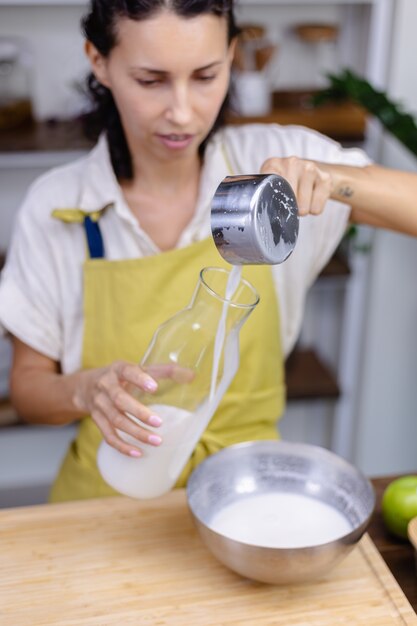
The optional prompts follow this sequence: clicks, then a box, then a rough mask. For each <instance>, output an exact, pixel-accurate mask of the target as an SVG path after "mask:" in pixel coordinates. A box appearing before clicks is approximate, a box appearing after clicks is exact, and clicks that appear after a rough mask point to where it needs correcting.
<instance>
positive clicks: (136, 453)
mask: <svg viewBox="0 0 417 626" xmlns="http://www.w3.org/2000/svg"><path fill="white" fill-rule="evenodd" d="M129 454H130V456H134V457H135V458H137V457H139V456H142V452H139V450H131V451H130V452H129Z"/></svg>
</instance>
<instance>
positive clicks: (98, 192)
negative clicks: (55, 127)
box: [0, 124, 370, 373]
mask: <svg viewBox="0 0 417 626" xmlns="http://www.w3.org/2000/svg"><path fill="white" fill-rule="evenodd" d="M225 154H226V155H227V157H225ZM292 155H296V156H299V157H302V158H306V159H314V160H318V161H323V162H332V163H343V164H347V165H357V166H364V165H366V164H368V163H369V162H370V161H369V159H368V157H367V156H366V155H365V154H364V153H363V152H362V151H361V150H358V149H349V150H346V149H342V148H341V146H340V145H339V144H337V143H335V142H334V141H332V140H330V139H328V138H326V137H323V136H322V135H320V134H319V133H316V132H315V131H311V130H308V129H305V128H301V127H297V126H287V127H280V126H277V125H263V124H254V125H247V126H238V127H228V128H225V129H223V130H221V131H219V132H218V133H217V134H216V135H215V136H214V138H213V139H212V140H211V141H210V142H209V145H208V146H207V149H206V153H205V159H204V168H203V172H202V178H201V185H200V191H199V198H198V202H197V206H196V210H195V214H194V217H193V218H192V220H191V221H190V223H189V224H188V226H187V227H186V229H185V230H184V232H183V233H182V235H181V237H180V239H179V241H178V243H177V247H178V248H180V247H184V246H187V245H190V244H191V243H194V242H197V241H200V240H201V239H204V238H206V237H209V236H210V234H211V230H210V206H211V199H212V197H213V194H214V192H215V190H216V188H217V186H218V185H219V183H220V182H221V181H222V180H223V178H224V177H225V176H228V175H229V174H230V171H229V168H228V163H227V162H226V161H227V160H228V161H229V162H230V164H231V165H232V167H233V169H234V173H235V174H239V173H243V174H254V173H258V172H259V170H260V167H261V165H262V163H263V162H264V161H265V160H266V159H267V158H269V157H272V156H277V157H284V156H292ZM109 205H111V206H110V208H107V209H106V211H105V213H104V214H103V216H102V217H101V219H100V229H101V232H102V235H103V240H104V246H105V250H106V258H107V259H108V260H120V259H132V258H141V257H144V256H150V255H153V254H158V252H160V250H159V249H158V247H157V246H156V245H155V243H154V242H153V241H152V240H151V239H150V237H149V236H148V235H147V234H146V233H145V232H144V231H143V230H142V229H141V227H140V224H139V223H138V221H137V219H136V218H135V217H134V216H133V214H132V213H131V211H130V209H129V207H128V206H127V204H126V202H125V200H124V198H123V195H122V192H121V189H120V187H119V185H118V183H117V180H116V178H115V175H114V172H113V169H112V167H111V164H110V158H109V153H108V148H107V142H106V139H105V138H104V137H102V138H101V139H100V140H99V142H98V144H97V145H96V147H95V148H94V149H93V150H92V151H91V152H90V153H89V154H88V155H86V156H85V157H83V158H81V159H79V160H77V161H75V162H73V163H70V164H69V165H65V166H63V167H59V168H55V169H53V170H51V171H50V172H48V173H46V174H45V175H43V176H41V177H40V178H39V179H38V180H37V181H35V183H34V184H33V185H32V186H31V187H30V189H29V191H28V194H27V196H26V199H25V201H24V202H23V205H22V207H21V208H20V211H19V213H18V216H17V222H16V226H15V230H14V234H13V238H12V243H11V247H10V250H9V254H8V258H7V263H6V266H5V268H4V271H3V272H2V276H1V281H0V330H2V331H3V332H7V331H8V332H10V333H12V334H14V335H15V336H16V337H18V338H19V339H20V340H21V341H23V342H24V343H26V344H28V345H29V346H31V347H32V348H34V349H35V350H37V351H39V352H41V353H42V354H44V355H46V356H48V357H50V358H52V359H54V360H55V361H59V362H60V363H61V368H62V371H63V372H64V373H70V372H73V371H75V370H77V369H79V368H80V365H81V348H82V336H83V317H82V301H83V293H82V288H83V287H82V265H83V262H84V260H85V258H86V242H85V233H84V228H82V227H81V226H80V224H64V223H62V222H61V221H59V220H57V219H53V218H52V217H51V211H52V210H53V209H56V208H75V207H78V208H82V209H83V210H85V211H95V210H102V209H103V208H104V207H109ZM349 213H350V208H349V206H347V205H345V204H341V203H338V202H333V201H329V202H328V204H327V206H326V208H325V210H324V212H323V213H322V215H320V216H307V217H303V218H301V220H300V230H299V237H298V242H297V245H296V248H295V250H294V252H293V254H292V255H291V256H290V257H289V259H288V260H287V261H285V263H283V264H281V265H277V266H273V267H272V271H273V276H274V281H275V284H276V289H277V293H278V297H279V303H280V311H281V334H282V339H283V346H284V352H285V354H286V355H287V354H288V353H289V352H290V350H291V349H292V347H293V345H294V343H295V341H296V339H297V336H298V333H299V330H300V326H301V321H302V315H303V308H304V300H305V295H306V292H307V290H308V288H309V286H310V285H311V284H312V282H313V281H314V280H315V278H316V277H317V275H318V274H319V272H320V271H321V269H322V268H323V266H324V265H325V264H326V262H327V261H328V260H329V258H330V257H331V255H332V254H333V252H334V250H335V248H336V246H337V244H338V243H339V241H340V239H341V238H342V236H343V234H344V232H345V229H346V226H347V222H348V218H349Z"/></svg>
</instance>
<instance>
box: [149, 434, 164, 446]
mask: <svg viewBox="0 0 417 626" xmlns="http://www.w3.org/2000/svg"><path fill="white" fill-rule="evenodd" d="M148 441H149V443H151V444H152V445H153V446H159V444H160V443H162V439H161V437H158V435H149V437H148Z"/></svg>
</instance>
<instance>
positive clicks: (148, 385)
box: [143, 379, 158, 391]
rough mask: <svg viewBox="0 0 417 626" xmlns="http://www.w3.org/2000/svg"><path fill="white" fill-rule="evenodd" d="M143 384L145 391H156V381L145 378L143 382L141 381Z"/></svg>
mask: <svg viewBox="0 0 417 626" xmlns="http://www.w3.org/2000/svg"><path fill="white" fill-rule="evenodd" d="M143 386H144V387H145V389H146V390H147V391H156V390H157V388H158V385H157V383H156V382H155V381H154V380H150V379H148V380H145V382H144V383H143Z"/></svg>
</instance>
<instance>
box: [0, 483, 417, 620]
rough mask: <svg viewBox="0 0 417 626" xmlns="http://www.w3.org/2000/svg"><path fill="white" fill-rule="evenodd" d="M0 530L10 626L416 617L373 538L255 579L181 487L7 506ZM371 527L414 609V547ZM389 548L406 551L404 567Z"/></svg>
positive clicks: (2, 586)
mask: <svg viewBox="0 0 417 626" xmlns="http://www.w3.org/2000/svg"><path fill="white" fill-rule="evenodd" d="M376 485H377V487H378V489H379V488H380V485H382V483H379V482H376ZM0 529H1V531H0V623H1V624H4V625H5V626H6V625H7V626H49V625H50V626H75V625H86V626H87V625H88V626H130V625H132V626H133V625H135V626H137V625H139V626H142V625H143V626H151V625H154V626H157V625H158V626H163V625H169V626H243V625H244V626H252V625H253V626H272V625H273V624H274V625H276V626H290V625H293V626H301V624H303V625H304V624H305V625H307V624H308V626H334V625H335V624H336V623H337V624H349V626H352V625H354V624H357V625H358V626H365V625H366V626H389V625H391V624H392V625H397V626H401V625H402V626H404V625H407V624H408V625H412V624H414V625H416V624H417V616H416V614H415V612H414V611H413V609H412V607H411V605H410V604H409V603H408V602H407V599H406V597H405V596H404V594H403V592H402V591H401V589H400V587H399V586H398V584H397V583H396V581H395V579H394V577H393V576H392V574H391V573H390V572H389V570H388V568H387V566H386V564H385V563H384V561H383V559H382V558H381V556H380V554H379V553H378V551H377V549H376V548H375V545H374V544H373V543H372V541H371V539H370V538H369V536H367V535H366V536H364V537H363V538H362V540H361V542H360V543H359V544H358V546H356V547H355V548H354V549H353V550H352V551H351V552H350V554H349V555H348V556H347V557H346V558H345V559H344V560H343V561H342V562H341V563H339V565H337V566H336V568H334V569H333V570H332V572H331V573H330V574H329V575H327V576H325V577H324V578H322V579H320V580H319V581H315V582H313V583H309V584H302V585H292V586H285V585H284V586H274V585H262V584H259V583H255V582H253V581H249V580H246V579H244V578H241V577H240V576H237V575H236V574H234V573H233V572H230V571H229V570H228V569H226V568H225V567H223V566H222V565H221V564H220V563H218V562H217V561H216V560H215V559H214V558H213V557H212V556H211V555H210V553H209V552H208V551H207V549H206V548H205V546H204V545H203V544H202V542H201V540H200V537H199V536H198V534H197V531H196V529H195V528H194V526H193V524H192V520H191V516H190V514H189V512H188V511H187V507H186V500H185V493H184V491H183V490H177V491H175V492H172V493H169V494H167V495H166V496H164V497H163V498H158V499H156V500H149V501H136V500H130V499H128V498H121V497H120V498H117V497H116V498H104V499H98V500H90V501H84V502H83V501H80V502H69V503H64V504H58V505H41V506H35V507H25V508H18V509H4V510H2V511H0ZM371 533H372V534H373V536H375V537H376V539H377V541H378V543H379V545H380V546H381V548H382V550H383V553H385V555H389V561H390V562H391V565H393V570H394V571H397V572H399V571H400V570H401V572H402V573H401V574H400V577H402V576H404V580H405V587H406V588H407V593H408V594H409V595H410V597H411V599H414V606H415V599H416V596H415V581H416V572H415V570H413V568H412V567H411V557H412V554H411V551H409V550H408V549H407V547H406V546H402V545H399V544H398V542H396V541H395V540H394V541H392V540H391V538H389V537H388V536H387V537H385V536H384V534H383V533H380V529H379V530H378V519H376V520H375V521H374V523H373V526H372V528H371ZM375 533H376V534H375ZM395 553H396V554H397V555H401V554H403V558H401V559H400V560H402V565H401V568H397V566H398V565H399V561H398V559H395V558H394V554H395ZM409 578H410V579H411V580H412V581H413V582H414V585H413V584H411V580H409Z"/></svg>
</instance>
